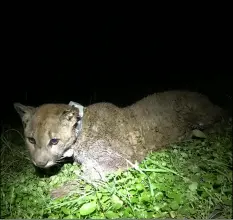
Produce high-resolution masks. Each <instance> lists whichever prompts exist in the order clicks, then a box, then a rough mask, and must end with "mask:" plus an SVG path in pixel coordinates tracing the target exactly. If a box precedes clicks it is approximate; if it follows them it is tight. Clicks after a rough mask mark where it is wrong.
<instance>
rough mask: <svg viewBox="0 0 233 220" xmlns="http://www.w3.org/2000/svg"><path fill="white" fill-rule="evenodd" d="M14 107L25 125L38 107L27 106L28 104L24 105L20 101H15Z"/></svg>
mask: <svg viewBox="0 0 233 220" xmlns="http://www.w3.org/2000/svg"><path fill="white" fill-rule="evenodd" d="M14 108H15V110H16V111H17V113H18V114H19V116H20V118H21V120H22V122H23V125H24V127H25V126H26V124H27V122H28V120H29V119H30V118H31V116H32V115H33V113H34V112H35V110H36V108H34V107H32V106H26V105H22V104H20V103H14Z"/></svg>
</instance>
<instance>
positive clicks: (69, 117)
mask: <svg viewBox="0 0 233 220" xmlns="http://www.w3.org/2000/svg"><path fill="white" fill-rule="evenodd" d="M79 120H80V116H79V109H77V108H74V107H72V108H71V109H67V110H65V111H64V112H63V113H62V115H61V121H63V122H65V123H67V122H71V123H74V124H75V123H76V122H77V121H79Z"/></svg>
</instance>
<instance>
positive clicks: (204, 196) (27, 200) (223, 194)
mask: <svg viewBox="0 0 233 220" xmlns="http://www.w3.org/2000/svg"><path fill="white" fill-rule="evenodd" d="M77 172H80V166H79V165H78V164H75V163H74V164H70V163H68V164H65V165H64V166H63V167H62V168H61V170H60V172H59V173H58V174H57V175H52V176H50V177H48V176H44V177H39V176H38V175H35V169H34V167H33V166H32V164H31V162H30V160H29V157H28V155H27V152H26V150H25V147H24V142H23V137H22V135H21V134H20V133H19V132H17V131H16V130H8V131H6V132H4V133H3V134H2V136H1V218H11V219H13V218H38V219H41V218H54V219H61V218H64V219H72V218H76V219H77V218H82V219H87V218H92V219H100V218H183V217H185V218H201V219H202V218H210V219H211V218H232V133H231V128H229V130H228V132H226V133H224V134H221V135H212V136H208V137H207V138H203V139H194V140H190V141H186V142H183V143H179V144H173V145H170V146H168V147H167V148H166V149H164V150H161V151H158V152H154V153H151V154H149V155H148V157H147V158H146V159H145V160H144V161H143V162H142V163H140V164H139V165H138V166H135V168H134V169H133V168H132V169H130V170H128V171H125V172H117V173H115V174H111V175H109V177H108V178H109V181H108V182H107V183H105V184H101V185H99V187H97V188H95V187H94V186H92V185H89V184H86V183H85V182H83V181H82V180H77ZM70 181H71V182H72V181H73V183H75V184H73V185H72V184H71V183H69V182H70ZM66 183H67V186H66V187H64V188H66V189H68V190H69V191H71V192H72V193H70V194H68V195H66V196H63V197H59V198H52V197H51V191H52V190H54V189H56V188H58V187H59V186H62V185H64V184H66ZM71 189H72V190H71Z"/></svg>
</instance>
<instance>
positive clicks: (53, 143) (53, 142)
mask: <svg viewBox="0 0 233 220" xmlns="http://www.w3.org/2000/svg"><path fill="white" fill-rule="evenodd" d="M58 142H59V139H56V138H53V139H51V140H50V142H49V145H56V144H57V143H58Z"/></svg>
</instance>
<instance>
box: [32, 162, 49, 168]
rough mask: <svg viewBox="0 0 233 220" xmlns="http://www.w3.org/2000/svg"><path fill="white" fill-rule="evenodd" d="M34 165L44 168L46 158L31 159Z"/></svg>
mask: <svg viewBox="0 0 233 220" xmlns="http://www.w3.org/2000/svg"><path fill="white" fill-rule="evenodd" d="M32 162H33V163H34V165H35V166H37V167H40V168H45V167H46V166H47V164H48V160H37V161H34V160H32Z"/></svg>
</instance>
